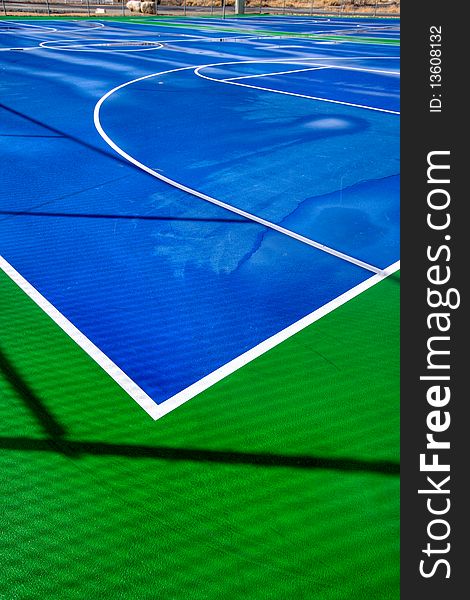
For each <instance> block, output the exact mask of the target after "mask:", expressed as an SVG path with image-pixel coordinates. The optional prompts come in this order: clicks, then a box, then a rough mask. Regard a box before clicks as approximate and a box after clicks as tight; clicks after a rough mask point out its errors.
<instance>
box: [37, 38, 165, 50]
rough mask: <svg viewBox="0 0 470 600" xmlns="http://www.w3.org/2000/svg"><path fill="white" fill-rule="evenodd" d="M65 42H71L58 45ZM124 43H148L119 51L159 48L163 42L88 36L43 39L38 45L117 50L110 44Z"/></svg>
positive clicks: (50, 48)
mask: <svg viewBox="0 0 470 600" xmlns="http://www.w3.org/2000/svg"><path fill="white" fill-rule="evenodd" d="M66 42H73V43H72V44H69V45H67V46H60V45H58V44H63V43H66ZM77 42H78V43H77ZM86 42H89V43H86ZM100 42H101V43H100ZM103 42H104V43H103ZM49 44H52V45H49ZM53 44H56V45H53ZM126 44H131V45H134V46H145V44H148V47H147V48H146V47H144V48H136V49H135V50H132V49H124V50H121V52H148V51H150V50H159V49H160V48H163V44H162V43H161V42H154V41H152V40H114V39H108V38H89V39H84V40H45V41H43V42H41V43H40V44H39V46H40V47H41V48H45V49H46V50H59V51H62V52H119V51H120V50H119V49H117V48H111V46H126ZM107 47H110V49H109V50H103V48H107Z"/></svg>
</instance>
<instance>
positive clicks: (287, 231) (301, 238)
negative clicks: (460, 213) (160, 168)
mask: <svg viewBox="0 0 470 600" xmlns="http://www.w3.org/2000/svg"><path fill="white" fill-rule="evenodd" d="M196 68H197V67H196ZM189 69H195V67H194V66H191V67H180V68H178V69H170V70H168V71H160V72H158V73H151V74H150V75H144V76H143V77H137V78H136V79H132V80H131V81H126V82H125V83H122V84H121V85H118V86H116V87H115V88H113V89H112V90H109V92H107V93H106V94H105V95H104V96H102V97H101V98H100V99H99V100H98V102H97V103H96V106H95V109H94V111H93V121H94V124H95V127H96V130H97V131H98V133H99V134H100V136H101V137H102V138H103V139H104V141H105V142H106V143H107V144H108V145H109V146H110V147H111V148H112V149H113V150H114V151H115V152H117V154H119V155H120V156H122V157H123V158H125V159H126V160H127V161H129V162H130V163H132V164H133V165H135V166H136V167H138V168H139V169H142V171H145V172H146V173H148V174H149V175H152V177H155V178H156V179H159V180H160V181H164V182H165V183H168V184H169V185H172V186H173V187H176V188H178V189H180V190H182V191H183V192H186V193H188V194H191V195H192V196H196V197H197V198H201V199H202V200H206V201H207V202H210V203H211V204H215V205H216V206H220V207H221V208H224V209H225V210H228V211H230V212H232V213H235V214H237V215H239V216H241V217H244V218H245V219H248V220H249V221H254V222H255V223H259V224H260V225H263V226H264V227H267V228H269V229H273V230H274V231H277V232H279V233H282V234H284V235H286V236H288V237H291V238H293V239H295V240H297V241H299V242H303V243H304V244H307V245H308V246H312V247H313V248H317V249H318V250H322V251H323V252H326V253H327V254H331V255H333V256H336V257H337V258H341V259H343V260H345V261H347V262H350V263H352V264H354V265H356V266H358V267H361V268H363V269H366V270H367V271H371V272H372V273H376V274H380V273H382V269H379V268H378V267H375V266H373V265H370V264H369V263H366V262H365V261H363V260H360V259H358V258H355V257H353V256H349V255H348V254H345V253H344V252H340V251H339V250H335V249H334V248H330V247H329V246H326V245H325V244H321V243H320V242H316V241H314V240H311V239H310V238H307V237H305V236H303V235H300V234H298V233H295V232H294V231H291V230H290V229H286V228H285V227H281V226H280V225H277V224H276V223H272V222H271V221H267V220H266V219H263V218H262V217H258V216H257V215H254V214H252V213H249V212H247V211H245V210H242V209H240V208H237V207H236V206H232V205H231V204H227V203H226V202H223V201H222V200H218V199H217V198H213V197H212V196H209V195H207V194H204V193H203V192H199V191H198V190H195V189H193V188H190V187H188V186H187V185H184V184H182V183H179V182H177V181H175V180H174V179H170V178H169V177H166V176H165V175H162V174H161V173H157V171H155V170H154V169H152V168H151V167H149V166H147V165H144V164H143V163H141V162H140V161H138V160H137V159H135V158H134V157H133V156H131V155H130V154H128V153H127V152H125V151H124V150H123V149H122V148H120V147H119V146H118V145H117V144H116V143H115V142H113V140H112V139H111V138H110V137H109V136H108V134H107V133H106V132H105V131H104V129H103V127H102V125H101V121H100V110H101V107H102V105H103V103H104V102H105V101H106V100H107V99H108V98H109V97H110V96H111V95H112V94H114V93H115V92H117V91H118V90H121V89H123V88H125V87H127V86H129V85H132V84H133V83H137V82H139V81H143V80H145V79H150V78H152V77H157V76H159V75H167V74H169V73H176V72H179V71H187V70H189Z"/></svg>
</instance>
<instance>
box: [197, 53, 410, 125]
mask: <svg viewBox="0 0 470 600" xmlns="http://www.w3.org/2000/svg"><path fill="white" fill-rule="evenodd" d="M304 60H305V59H300V60H298V61H297V62H303V61H304ZM246 62H250V63H256V64H265V62H266V61H263V60H260V61H234V62H227V63H213V64H211V65H201V66H200V67H197V68H196V69H194V73H195V74H196V75H197V76H198V77H202V78H203V79H207V80H208V81H215V82H216V83H222V84H225V85H237V86H239V87H245V88H250V89H253V90H261V91H263V92H272V93H274V94H282V95H283V96H294V97H295V98H305V99H307V100H316V101H317V102H328V103H329V104H340V105H342V106H352V107H353V108H361V109H365V110H373V111H377V112H382V113H387V114H391V115H399V114H400V112H399V111H396V110H389V109H387V108H378V107H376V106H367V105H365V104H355V103H354V102H345V101H343V100H332V99H331V98H320V97H319V96H309V95H307V94H295V93H294V92H285V91H283V90H276V89H274V88H266V87H260V86H258V85H249V84H248V83H239V82H238V81H231V80H229V79H216V78H214V77H209V76H208V75H203V74H202V73H201V70H202V69H206V68H209V67H220V66H223V65H235V64H246ZM279 62H281V61H279ZM329 66H331V65H329Z"/></svg>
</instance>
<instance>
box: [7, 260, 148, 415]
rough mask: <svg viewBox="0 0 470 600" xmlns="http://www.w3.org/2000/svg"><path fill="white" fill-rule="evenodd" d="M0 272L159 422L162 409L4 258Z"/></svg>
mask: <svg viewBox="0 0 470 600" xmlns="http://www.w3.org/2000/svg"><path fill="white" fill-rule="evenodd" d="M0 269H1V270H2V271H3V272H4V273H5V274H6V275H7V276H8V277H9V278H10V279H11V280H12V281H13V282H14V283H16V285H17V286H18V287H19V288H20V289H21V290H22V291H23V292H24V293H25V294H26V295H27V296H28V297H29V298H31V300H33V302H34V303H35V304H37V306H39V308H40V309H41V310H42V311H44V312H45V313H46V315H47V316H48V317H50V318H51V319H52V320H53V321H54V323H56V325H58V326H59V327H60V328H61V329H62V331H64V332H65V333H66V334H67V335H68V336H69V337H70V338H71V339H72V340H73V341H74V342H75V343H76V344H77V345H78V346H80V348H81V349H82V350H84V351H85V352H86V354H88V356H90V358H92V359H93V360H94V361H95V362H96V363H97V364H98V365H99V366H100V367H101V368H102V369H103V370H104V371H105V372H106V373H107V374H108V375H109V376H110V377H111V378H112V379H114V381H115V382H116V383H117V384H118V385H119V386H120V387H121V388H122V389H123V390H124V391H125V392H127V393H128V394H129V396H130V397H131V398H132V399H133V400H134V401H135V402H137V404H138V405H139V406H141V407H142V408H143V409H144V410H145V412H146V413H148V414H149V415H150V416H151V417H152V418H154V419H156V418H158V416H155V415H158V410H157V409H158V405H157V404H156V403H155V402H154V401H153V400H152V399H151V398H150V396H148V394H146V393H145V392H144V391H143V390H142V389H141V388H140V387H139V386H138V385H137V384H136V383H135V382H134V381H132V379H131V378H130V377H129V376H128V375H126V374H125V373H124V371H123V370H122V369H120V368H119V367H118V366H117V365H116V364H115V363H114V362H113V361H112V360H111V359H110V358H109V357H108V356H106V354H104V352H102V351H101V350H100V349H99V348H98V347H97V346H95V344H94V343H93V342H92V341H91V340H89V339H88V338H87V336H86V335H85V334H84V333H82V332H81V331H80V330H79V329H77V327H75V325H73V324H72V323H71V322H70V321H69V320H68V319H67V317H65V316H64V315H63V314H62V313H61V312H60V311H59V310H58V309H57V308H56V307H55V306H54V305H53V304H51V303H50V302H49V300H46V298H45V297H44V296H43V295H42V294H41V293H40V292H39V291H38V290H37V289H36V288H35V287H33V286H32V285H31V284H30V283H29V282H28V281H27V280H26V279H25V278H24V277H23V276H22V275H20V273H18V271H17V270H16V269H15V268H14V267H13V266H12V265H11V264H10V263H9V262H8V261H7V260H5V258H3V256H1V255H0Z"/></svg>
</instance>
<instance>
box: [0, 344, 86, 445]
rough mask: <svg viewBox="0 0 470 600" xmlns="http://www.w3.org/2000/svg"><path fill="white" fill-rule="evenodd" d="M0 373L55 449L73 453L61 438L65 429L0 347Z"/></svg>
mask: <svg viewBox="0 0 470 600" xmlns="http://www.w3.org/2000/svg"><path fill="white" fill-rule="evenodd" d="M0 373H1V374H3V376H4V378H5V379H6V381H7V382H8V383H9V385H10V386H11V387H12V388H13V390H14V391H15V392H16V394H17V395H18V396H19V397H20V398H21V399H22V401H23V403H24V405H25V406H26V408H27V409H28V410H29V411H30V412H31V413H32V414H33V416H34V418H35V419H36V421H37V422H38V423H39V425H40V426H41V428H42V430H43V431H44V433H45V434H46V435H47V436H48V438H49V441H50V444H52V445H53V446H54V447H55V448H56V450H58V451H59V452H61V453H62V454H67V455H70V454H75V452H74V450H73V448H71V447H70V448H69V446H68V445H64V439H63V438H64V436H66V435H67V430H66V429H65V427H64V426H63V425H62V424H61V423H60V422H59V421H58V420H57V419H56V418H55V417H54V415H53V414H52V413H51V412H50V411H49V410H48V409H47V407H46V406H45V405H44V403H43V402H42V400H41V399H40V397H39V396H38V395H37V394H36V393H35V392H34V390H33V389H32V388H31V387H30V386H29V385H28V383H27V382H26V381H25V380H24V378H23V377H22V376H21V374H20V372H19V371H18V370H17V369H16V367H15V366H14V365H13V363H12V362H11V361H10V359H9V358H8V356H7V355H6V354H5V352H3V351H2V349H1V348H0Z"/></svg>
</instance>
